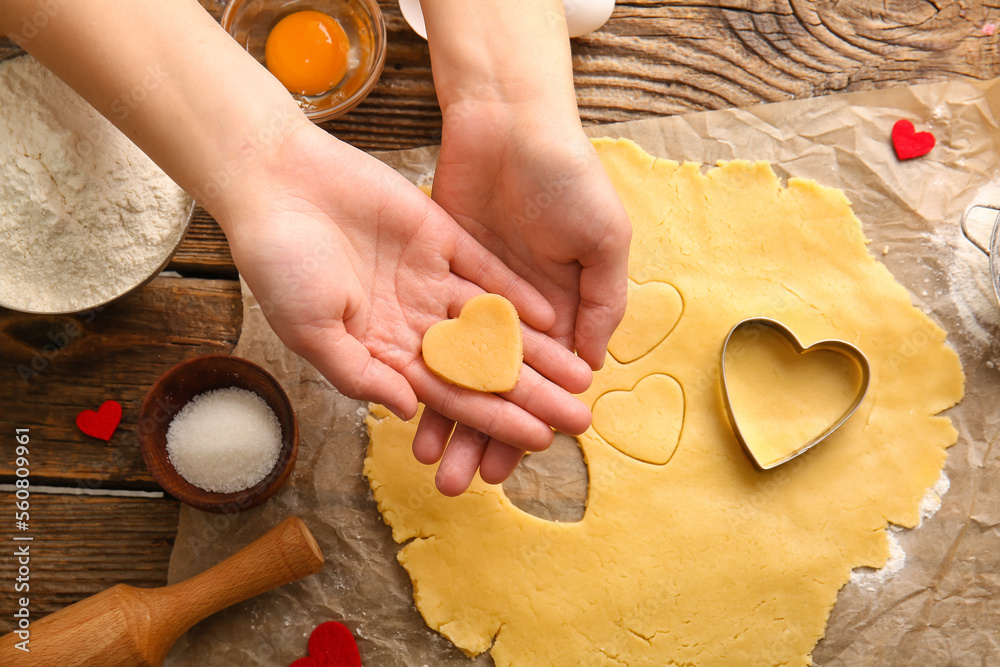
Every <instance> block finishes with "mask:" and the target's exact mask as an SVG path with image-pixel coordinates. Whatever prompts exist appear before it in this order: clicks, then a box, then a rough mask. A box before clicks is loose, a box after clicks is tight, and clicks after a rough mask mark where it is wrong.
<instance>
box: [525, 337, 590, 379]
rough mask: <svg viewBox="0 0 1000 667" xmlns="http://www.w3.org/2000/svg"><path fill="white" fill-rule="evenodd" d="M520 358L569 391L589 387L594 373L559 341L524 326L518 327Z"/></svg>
mask: <svg viewBox="0 0 1000 667" xmlns="http://www.w3.org/2000/svg"><path fill="white" fill-rule="evenodd" d="M521 333H522V340H523V341H524V361H525V363H527V364H528V365H529V366H531V367H532V368H534V369H535V370H536V371H538V372H539V373H540V374H541V375H543V376H544V377H546V378H548V379H549V380H551V381H552V382H554V383H556V384H557V385H559V386H560V387H562V388H563V389H565V390H566V391H568V392H570V393H572V394H579V393H581V392H584V391H586V390H587V388H588V387H590V383H591V382H592V381H593V379H594V373H593V372H592V371H591V370H590V365H589V364H588V363H587V362H586V361H584V360H583V359H581V358H580V357H578V356H576V355H575V354H573V353H572V352H571V351H570V350H568V349H566V347H564V346H563V345H561V344H560V343H559V341H557V340H555V339H553V338H552V337H551V336H549V335H548V334H545V333H541V332H539V331H536V330H534V329H532V328H530V327H528V326H523V327H521Z"/></svg>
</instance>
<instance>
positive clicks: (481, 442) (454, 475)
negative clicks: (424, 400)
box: [434, 424, 491, 496]
mask: <svg viewBox="0 0 1000 667" xmlns="http://www.w3.org/2000/svg"><path fill="white" fill-rule="evenodd" d="M490 442H491V440H490V437H489V436H488V435H486V434H485V433H482V432H480V431H477V430H475V429H472V428H469V427H468V426H464V425H462V424H459V425H458V426H456V427H455V432H454V433H453V434H452V436H451V441H450V442H449V443H448V448H447V449H446V450H445V452H444V456H443V457H442V458H441V465H439V466H438V470H437V475H436V476H435V477H434V484H435V485H436V486H437V488H438V490H439V491H441V493H443V494H444V495H446V496H457V495H459V494H461V493H462V492H463V491H465V490H466V489H468V488H469V484H471V483H472V479H473V478H474V477H475V476H476V471H477V470H479V462H480V461H481V460H482V459H483V453H484V452H485V451H486V446H487V444H488V443H490Z"/></svg>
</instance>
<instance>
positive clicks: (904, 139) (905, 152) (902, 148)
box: [892, 120, 935, 160]
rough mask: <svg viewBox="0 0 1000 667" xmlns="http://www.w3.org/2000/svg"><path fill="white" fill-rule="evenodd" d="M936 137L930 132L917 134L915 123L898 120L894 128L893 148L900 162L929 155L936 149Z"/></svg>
mask: <svg viewBox="0 0 1000 667" xmlns="http://www.w3.org/2000/svg"><path fill="white" fill-rule="evenodd" d="M934 143H935V139H934V135H933V134H931V133H930V132H917V130H916V128H915V127H913V123H911V122H910V121H908V120H897V121H896V124H895V125H893V126H892V147H893V148H895V149H896V157H898V158H899V159H900V160H909V159H911V158H915V157H920V156H921V155H927V154H928V153H930V152H931V149H932V148H934Z"/></svg>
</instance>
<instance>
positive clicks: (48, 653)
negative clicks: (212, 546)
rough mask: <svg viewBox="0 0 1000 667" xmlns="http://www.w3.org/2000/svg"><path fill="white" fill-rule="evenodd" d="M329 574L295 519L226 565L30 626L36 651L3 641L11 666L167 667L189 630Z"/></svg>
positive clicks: (0, 656)
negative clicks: (169, 656) (313, 576)
mask: <svg viewBox="0 0 1000 667" xmlns="http://www.w3.org/2000/svg"><path fill="white" fill-rule="evenodd" d="M321 567H323V554H322V553H321V552H320V550H319V545H317V544H316V540H315V538H313V536H312V533H310V532H309V529H308V528H306V525H305V524H304V523H302V520H301V519H299V518H297V517H289V518H287V519H285V520H284V521H282V522H281V523H280V524H278V525H277V526H275V527H274V528H272V529H271V530H269V531H268V532H267V533H265V534H264V535H262V536H261V537H260V538H259V539H257V540H256V541H254V542H252V543H251V544H250V545H248V546H247V547H246V548H244V549H241V550H240V551H238V552H236V553H235V554H233V555H232V556H230V557H229V558H227V559H226V560H224V561H222V562H221V563H219V564H218V565H215V566H214V567H211V568H209V569H208V570H205V571H204V572H202V573H201V574H199V575H196V576H194V577H191V578H190V579H188V580H186V581H182V582H180V583H177V584H173V585H171V586H164V587H162V588H135V587H134V586H126V585H125V584H118V585H117V586H112V587H111V588H109V589H107V590H106V591H102V592H100V593H98V594H97V595H94V596H91V597H89V598H86V599H84V600H80V601H79V602H77V603H76V604H72V605H70V606H68V607H65V608H63V609H60V610H59V611H57V612H55V613H54V614H50V615H49V616H46V617H45V618H42V619H41V620H39V621H37V622H35V623H32V624H31V626H30V627H29V629H28V630H29V632H30V635H29V638H30V641H29V642H28V648H29V652H28V653H25V652H24V651H22V650H20V649H17V648H15V646H14V645H15V644H16V643H18V642H20V641H22V638H21V637H19V636H18V635H17V633H16V632H12V633H10V634H9V635H4V636H3V637H0V665H4V666H5V667H14V666H15V665H16V666H20V665H24V666H26V667H27V666H37V667H56V666H58V667H73V666H75V665H79V666H81V667H82V666H84V665H87V666H88V667H113V666H114V667H125V666H126V665H127V666H129V667H131V666H133V665H152V666H154V667H156V666H158V665H160V664H161V663H162V662H163V658H164V657H165V656H166V655H167V651H169V650H170V647H171V646H173V645H174V642H176V641H177V640H178V639H179V638H180V636H181V635H182V634H184V633H185V632H186V631H187V629H188V628H190V627H191V626H192V625H194V624H195V623H197V622H198V621H200V620H202V619H203V618H205V617H207V616H210V615H212V614H214V613H215V612H217V611H219V610H221V609H224V608H226V607H228V606H229V605H231V604H236V603H237V602H241V601H243V600H246V599H247V598H251V597H253V596H255V595H260V594H261V593H264V592H265V591H269V590H271V589H272V588H277V587H278V586H283V585H284V584H287V583H289V582H292V581H295V580H296V579H301V578H302V577H305V576H308V575H310V574H316V573H317V572H319V570H320V568H321Z"/></svg>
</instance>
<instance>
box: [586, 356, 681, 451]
mask: <svg viewBox="0 0 1000 667" xmlns="http://www.w3.org/2000/svg"><path fill="white" fill-rule="evenodd" d="M683 425H684V391H683V390H682V389H681V386H680V385H679V384H678V383H677V380H675V379H673V378H672V377H670V376H669V375H664V374H663V373H656V374H654V375H647V376H646V377H644V378H642V379H641V380H639V382H637V383H636V385H635V386H634V387H632V389H631V390H630V391H609V392H607V393H606V394H602V395H601V396H599V397H598V398H597V400H596V401H595V402H594V430H595V431H597V434H598V435H599V436H601V437H602V438H604V440H605V441H607V442H608V444H610V445H611V446H612V447H614V448H615V449H617V450H618V451H620V452H621V453H622V454H625V455H626V456H631V457H632V458H634V459H638V460H640V461H645V462H646V463H655V464H657V465H663V464H664V463H666V462H667V461H669V460H670V457H671V456H673V455H674V450H676V449H677V443H678V442H679V441H680V439H681V427H682V426H683Z"/></svg>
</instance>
